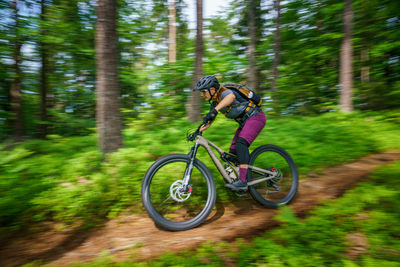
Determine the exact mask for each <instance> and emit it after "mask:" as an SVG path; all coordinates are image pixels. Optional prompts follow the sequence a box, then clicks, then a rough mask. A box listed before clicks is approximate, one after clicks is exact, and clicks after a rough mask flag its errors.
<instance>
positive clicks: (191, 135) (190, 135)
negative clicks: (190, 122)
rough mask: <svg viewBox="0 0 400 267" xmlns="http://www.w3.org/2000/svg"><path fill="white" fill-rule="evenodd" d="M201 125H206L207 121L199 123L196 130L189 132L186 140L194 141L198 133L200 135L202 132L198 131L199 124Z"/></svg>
mask: <svg viewBox="0 0 400 267" xmlns="http://www.w3.org/2000/svg"><path fill="white" fill-rule="evenodd" d="M203 125H205V126H207V125H208V123H207V122H203V123H201V124H200V126H199V127H198V128H197V130H196V131H195V132H193V133H191V134H189V135H188V136H187V140H188V141H194V140H195V139H196V137H197V136H198V135H200V136H201V135H202V134H203V132H202V131H200V128H201V126H203Z"/></svg>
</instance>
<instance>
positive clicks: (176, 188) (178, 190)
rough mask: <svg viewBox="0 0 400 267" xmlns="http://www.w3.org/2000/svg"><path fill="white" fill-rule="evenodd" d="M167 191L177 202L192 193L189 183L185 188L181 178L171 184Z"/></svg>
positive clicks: (185, 198)
mask: <svg viewBox="0 0 400 267" xmlns="http://www.w3.org/2000/svg"><path fill="white" fill-rule="evenodd" d="M169 193H170V195H171V197H172V199H173V200H175V201H177V202H183V201H185V200H187V199H188V198H189V197H190V195H191V194H192V187H191V185H189V186H188V188H185V186H184V185H183V182H182V180H178V181H175V182H174V183H173V184H172V185H171V187H170V188H169Z"/></svg>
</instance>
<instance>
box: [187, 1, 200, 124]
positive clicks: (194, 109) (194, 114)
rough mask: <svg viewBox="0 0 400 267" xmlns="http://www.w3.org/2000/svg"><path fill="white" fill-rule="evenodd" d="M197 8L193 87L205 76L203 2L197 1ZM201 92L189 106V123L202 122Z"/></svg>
mask: <svg viewBox="0 0 400 267" xmlns="http://www.w3.org/2000/svg"><path fill="white" fill-rule="evenodd" d="M196 8H197V34H196V60H195V68H194V77H193V86H192V87H194V86H195V84H196V82H197V81H198V80H199V79H200V78H201V77H202V75H203V1H202V0H196ZM200 106H201V105H200V92H199V91H196V92H192V94H191V96H190V97H189V104H188V105H187V114H188V117H189V121H191V122H196V121H199V120H201V114H200Z"/></svg>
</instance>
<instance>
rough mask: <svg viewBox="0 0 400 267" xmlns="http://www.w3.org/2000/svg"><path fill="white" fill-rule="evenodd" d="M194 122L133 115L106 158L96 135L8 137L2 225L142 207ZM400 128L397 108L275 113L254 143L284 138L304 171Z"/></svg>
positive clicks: (92, 218)
mask: <svg viewBox="0 0 400 267" xmlns="http://www.w3.org/2000/svg"><path fill="white" fill-rule="evenodd" d="M157 123H158V124H157ZM195 127H196V125H194V124H190V123H188V122H186V121H185V120H184V119H181V120H174V121H167V122H166V123H161V122H156V121H154V122H153V123H150V122H148V123H146V120H145V119H138V120H135V121H132V122H131V124H130V127H129V128H127V129H125V130H124V140H125V141H124V145H125V147H124V148H122V149H120V150H119V151H118V152H115V153H112V154H110V155H107V157H106V159H105V160H104V161H103V160H102V156H101V155H100V153H99V152H98V149H97V146H96V136H95V135H92V136H86V137H68V138H65V137H62V136H57V135H51V136H48V138H49V140H35V141H29V142H25V143H22V144H19V145H15V146H14V147H10V144H8V143H5V144H4V145H3V146H2V149H3V151H1V152H0V154H1V156H0V207H1V210H2V211H3V212H2V213H1V214H0V224H1V226H3V227H10V226H14V227H19V226H21V225H23V224H24V223H29V222H30V221H32V220H36V221H38V220H48V219H52V220H57V221H60V222H64V223H73V222H76V221H80V222H82V223H83V224H86V225H93V224H97V223H98V222H99V221H100V220H102V219H103V218H105V217H114V216H115V215H116V214H118V213H120V212H122V211H125V210H126V209H130V210H131V211H135V212H136V211H140V210H141V202H140V187H141V180H142V178H143V176H144V174H145V172H146V170H147V169H148V168H149V167H150V165H151V164H152V163H153V162H154V161H155V160H156V159H157V158H159V157H162V156H164V155H167V154H169V153H187V152H188V151H189V148H190V146H191V144H190V143H186V141H185V137H186V133H187V131H188V130H189V129H195ZM236 128H237V124H236V123H235V122H232V121H230V120H228V119H225V118H224V117H222V116H219V117H217V120H216V121H215V123H214V124H213V126H212V127H211V128H210V129H209V130H207V132H205V137H206V138H208V139H210V140H211V141H212V142H213V143H215V144H217V145H218V146H220V147H222V148H224V149H226V150H227V149H228V148H229V144H230V142H231V139H232V137H233V135H234V133H235V130H236ZM399 133H400V124H399V122H398V120H397V116H396V113H395V112H393V113H369V114H353V115H344V114H339V113H330V114H325V115H323V116H319V117H294V118H285V119H268V121H267V126H266V128H265V130H264V131H263V133H262V134H261V135H260V136H259V137H258V138H257V140H256V141H255V143H254V144H253V145H252V147H251V149H254V148H256V147H257V146H258V145H261V144H266V143H270V144H276V145H279V146H282V147H283V148H285V149H286V150H287V151H288V152H289V153H290V154H291V155H292V157H293V158H294V160H295V162H296V164H297V166H298V168H299V170H300V173H301V174H305V173H308V172H310V171H312V170H317V171H318V170H321V169H323V168H325V167H326V166H332V165H338V164H341V163H343V162H348V161H352V160H354V159H356V158H359V157H361V156H364V155H366V154H369V153H372V152H377V151H381V150H386V149H400V147H399V144H400V140H399V136H400V134H399ZM6 148H7V150H5V149H6ZM198 158H199V159H200V160H201V161H202V162H204V163H205V164H206V165H207V166H209V168H210V170H211V172H212V174H213V176H214V178H215V180H216V183H217V187H218V198H219V201H221V202H228V201H235V200H237V199H238V197H237V196H235V195H233V194H231V193H230V192H229V191H228V190H225V189H224V188H223V186H224V182H223V180H222V179H220V174H219V173H218V171H217V169H216V168H215V167H214V166H213V164H212V161H211V159H210V158H209V157H208V155H207V153H206V152H205V150H204V149H200V150H199V154H198ZM349 206H351V205H349ZM286 218H287V219H288V220H289V219H290V217H286ZM5 229H6V228H5ZM299 229H300V228H299Z"/></svg>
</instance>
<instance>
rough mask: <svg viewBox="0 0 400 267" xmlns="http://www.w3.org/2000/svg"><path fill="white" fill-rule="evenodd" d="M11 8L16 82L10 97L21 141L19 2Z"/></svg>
mask: <svg viewBox="0 0 400 267" xmlns="http://www.w3.org/2000/svg"><path fill="white" fill-rule="evenodd" d="M10 6H11V7H12V8H13V9H14V21H15V24H14V27H15V29H14V30H15V39H14V41H13V42H14V43H13V45H14V53H13V59H14V75H15V76H14V81H13V83H12V85H11V90H10V96H11V110H12V112H13V114H14V118H13V122H12V123H13V128H14V137H15V139H21V137H22V105H21V102H22V97H21V68H20V64H21V47H22V42H21V40H20V36H19V28H20V23H19V14H18V1H17V0H13V1H11V2H10Z"/></svg>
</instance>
